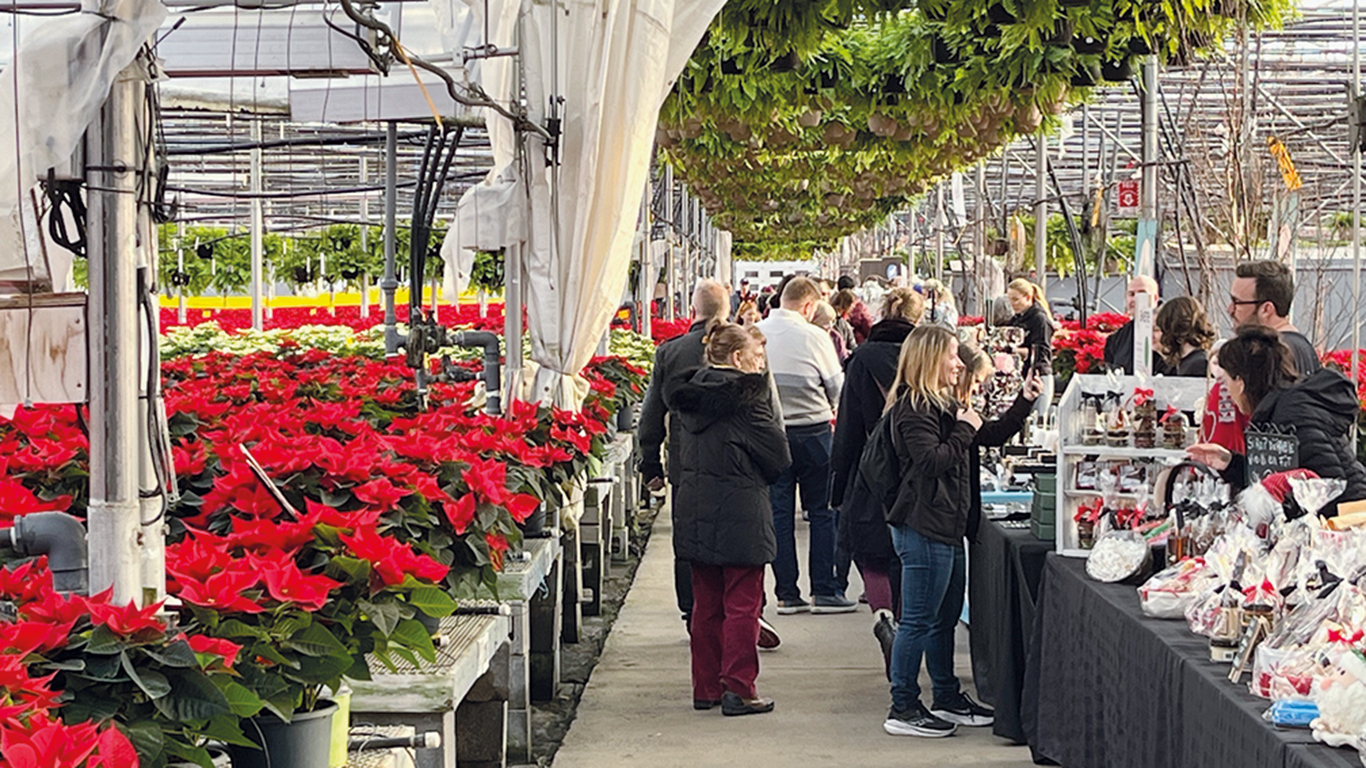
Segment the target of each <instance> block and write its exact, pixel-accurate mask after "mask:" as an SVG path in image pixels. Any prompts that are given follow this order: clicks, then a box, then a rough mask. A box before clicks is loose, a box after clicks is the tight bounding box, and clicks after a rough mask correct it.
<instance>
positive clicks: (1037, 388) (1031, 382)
mask: <svg viewBox="0 0 1366 768" xmlns="http://www.w3.org/2000/svg"><path fill="white" fill-rule="evenodd" d="M1020 394H1022V395H1024V399H1026V400H1028V401H1029V402H1031V403H1032V402H1034V401H1035V400H1038V399H1039V396H1040V395H1042V394H1043V379H1041V378H1039V374H1038V372H1037V371H1035V370H1034V369H1032V368H1031V369H1030V371H1029V375H1027V376H1025V380H1024V388H1023V389H1021V390H1020Z"/></svg>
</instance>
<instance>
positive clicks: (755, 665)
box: [664, 323, 792, 715]
mask: <svg viewBox="0 0 1366 768" xmlns="http://www.w3.org/2000/svg"><path fill="white" fill-rule="evenodd" d="M705 344H706V351H705V360H706V363H707V367H705V368H701V369H697V370H696V371H694V372H690V373H689V374H687V375H684V376H680V377H678V378H677V379H675V380H673V381H672V382H670V383H669V384H668V385H666V389H665V392H664V400H665V402H666V403H667V404H668V407H669V411H670V412H671V413H673V414H676V421H675V424H677V425H678V426H679V428H680V430H681V434H680V436H679V437H680V441H679V450H678V453H677V455H675V456H671V457H670V459H671V460H672V461H675V462H677V464H678V469H679V479H678V490H677V492H676V495H675V496H674V506H673V544H674V557H675V558H677V559H678V560H680V561H686V562H689V563H691V564H692V587H693V613H692V627H691V634H692V639H691V647H692V685H693V707H694V708H695V709H711V708H712V707H715V706H717V705H720V706H721V709H722V712H724V713H725V714H727V715H748V714H756V713H760V712H770V711H772V710H773V701H772V700H771V699H761V698H759V696H758V693H757V692H756V691H755V687H754V682H755V679H756V678H757V677H758V675H759V653H758V650H757V648H756V643H757V642H758V639H759V614H760V612H761V611H762V609H763V597H764V566H765V565H767V564H768V563H770V562H772V561H773V558H774V557H775V556H776V555H777V538H776V536H775V535H774V531H773V512H772V507H771V506H770V505H769V498H768V487H769V485H770V484H771V483H773V482H774V481H775V480H777V479H778V476H779V475H781V474H782V472H783V470H785V469H787V467H788V466H789V465H790V464H791V463H792V457H791V455H790V454H789V452H788V447H787V433H786V432H785V431H784V430H783V423H782V418H781V416H779V415H778V413H779V411H778V407H777V405H776V399H775V395H774V388H773V385H772V383H771V382H770V380H769V377H768V375H767V374H766V373H764V372H763V371H764V368H765V365H766V359H765V356H764V337H763V334H762V333H760V332H759V330H758V329H757V328H755V327H753V326H750V327H744V328H742V327H741V326H738V325H733V324H730V323H718V324H716V325H713V326H712V327H711V328H710V329H709V330H708V332H707V337H706V341H705Z"/></svg>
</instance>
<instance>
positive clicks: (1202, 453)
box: [1186, 443, 1233, 472]
mask: <svg viewBox="0 0 1366 768" xmlns="http://www.w3.org/2000/svg"><path fill="white" fill-rule="evenodd" d="M1186 455H1187V456H1189V457H1190V458H1191V459H1192V460H1193V461H1198V462H1200V463H1201V464H1206V465H1208V466H1210V467H1213V468H1214V469H1217V470H1219V471H1221V472H1222V471H1223V470H1225V469H1228V464H1229V462H1230V461H1232V460H1233V454H1232V453H1230V452H1229V450H1228V449H1227V448H1225V447H1224V446H1222V445H1219V444H1217V443H1196V444H1195V445H1192V446H1191V447H1189V448H1187V449H1186Z"/></svg>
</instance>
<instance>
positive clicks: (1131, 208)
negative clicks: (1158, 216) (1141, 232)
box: [1115, 179, 1138, 218]
mask: <svg viewBox="0 0 1366 768" xmlns="http://www.w3.org/2000/svg"><path fill="white" fill-rule="evenodd" d="M1117 192H1118V194H1117V195H1115V203H1116V211H1115V213H1116V215H1118V216H1120V217H1124V218H1131V217H1134V216H1137V215H1138V179H1125V180H1124V181H1121V182H1119V185H1118V187H1117Z"/></svg>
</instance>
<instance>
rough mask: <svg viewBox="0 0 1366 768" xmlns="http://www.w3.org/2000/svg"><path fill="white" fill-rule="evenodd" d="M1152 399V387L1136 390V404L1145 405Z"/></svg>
mask: <svg viewBox="0 0 1366 768" xmlns="http://www.w3.org/2000/svg"><path fill="white" fill-rule="evenodd" d="M1151 399H1153V391H1152V390H1151V389H1135V390H1134V405H1143V404H1144V403H1146V402H1148V401H1149V400H1151Z"/></svg>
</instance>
